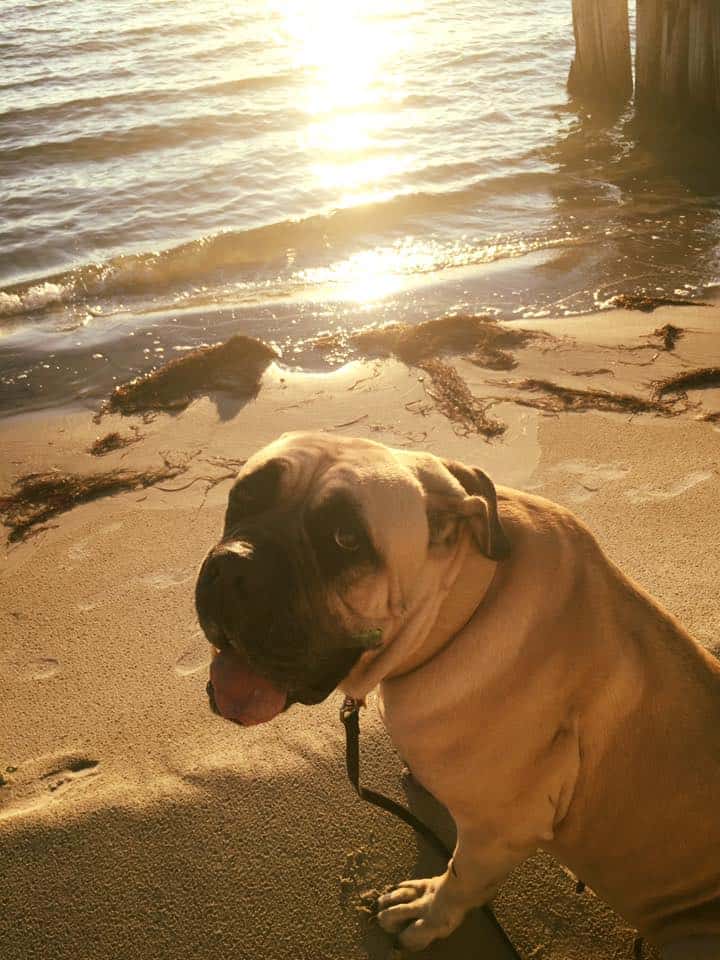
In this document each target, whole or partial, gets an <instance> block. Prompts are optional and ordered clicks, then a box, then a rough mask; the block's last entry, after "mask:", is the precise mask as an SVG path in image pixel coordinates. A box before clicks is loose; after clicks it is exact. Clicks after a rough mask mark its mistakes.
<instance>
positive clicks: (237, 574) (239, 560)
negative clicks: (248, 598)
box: [202, 542, 253, 590]
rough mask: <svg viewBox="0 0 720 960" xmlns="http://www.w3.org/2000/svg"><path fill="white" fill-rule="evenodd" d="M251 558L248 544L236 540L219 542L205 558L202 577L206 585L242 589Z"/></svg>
mask: <svg viewBox="0 0 720 960" xmlns="http://www.w3.org/2000/svg"><path fill="white" fill-rule="evenodd" d="M252 560H253V549H252V547H251V546H250V544H247V543H242V542H237V543H228V544H221V545H220V546H218V547H216V548H215V549H214V550H213V551H212V553H211V554H210V556H209V557H208V558H207V559H206V561H205V564H204V567H203V571H202V579H203V580H204V581H205V584H206V585H207V586H211V585H212V586H215V587H220V588H221V589H223V590H226V589H233V590H238V589H242V588H243V587H244V586H245V581H246V578H247V576H248V573H249V570H250V566H251V564H252Z"/></svg>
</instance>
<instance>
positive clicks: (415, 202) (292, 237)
mask: <svg viewBox="0 0 720 960" xmlns="http://www.w3.org/2000/svg"><path fill="white" fill-rule="evenodd" d="M543 183H544V179H543V177H542V175H538V174H524V173H519V174H514V175H511V176H507V177H502V178H496V179H494V180H492V181H482V182H480V183H477V184H474V185H471V186H469V187H465V188H462V189H459V190H455V191H450V192H447V191H445V192H442V191H439V192H437V193H435V192H432V191H427V192H421V193H406V194H398V195H396V196H394V197H392V198H390V199H389V200H386V201H381V202H377V203H370V204H365V205H359V206H355V207H345V208H342V209H339V210H334V211H330V212H325V213H316V214H312V215H310V216H308V217H305V218H302V219H293V220H283V221H280V222H277V223H272V224H268V225H266V226H260V227H255V228H251V229H249V230H239V231H227V232H223V233H217V234H210V235H208V236H205V237H201V238H199V239H197V240H191V241H189V242H188V243H184V244H181V245H179V246H176V247H171V248H169V249H167V250H161V251H157V252H148V253H140V254H128V255H121V256H118V257H115V258H113V259H110V260H107V261H105V262H103V263H93V264H88V265H86V266H83V267H79V268H77V269H75V270H71V271H67V272H63V273H59V274H53V275H50V276H46V277H41V278H38V279H35V280H33V281H28V282H26V283H23V284H16V285H12V286H7V287H5V288H2V289H0V316H6V317H7V316H14V317H18V316H20V315H22V314H25V313H26V314H30V313H33V312H35V311H38V310H41V309H44V308H46V307H48V306H52V305H56V304H58V303H65V304H69V303H73V304H78V303H83V302H85V301H87V300H88V299H90V298H98V297H118V296H131V295H134V294H142V293H144V294H147V293H165V292H167V290H168V289H169V288H171V287H179V288H180V289H181V290H182V289H196V288H197V286H198V285H202V284H204V283H209V282H212V281H217V282H223V283H224V282H227V281H229V280H232V281H237V280H240V279H248V277H247V274H248V272H252V273H254V274H257V272H258V271H267V269H268V268H274V269H275V270H277V271H284V270H286V269H287V268H288V266H289V265H290V264H291V263H292V264H293V266H294V270H293V272H294V273H295V275H296V276H297V275H298V274H297V271H298V270H303V269H304V268H305V267H304V265H305V266H306V267H307V269H308V270H310V271H312V270H313V269H316V268H320V269H322V268H323V265H327V264H328V261H329V260H334V261H338V260H343V259H344V258H348V257H349V256H351V255H352V254H353V251H357V249H358V246H359V242H358V240H359V238H361V237H367V236H368V235H372V234H375V235H377V234H378V233H384V234H385V235H386V236H387V235H388V234H391V235H392V234H393V233H394V234H395V235H397V236H399V235H400V234H401V233H403V232H406V231H419V230H424V228H425V224H426V223H427V219H428V218H430V217H431V216H434V215H435V214H438V213H448V212H450V213H452V212H453V211H455V210H458V209H463V208H465V207H466V206H467V205H468V204H470V203H471V202H477V200H478V199H479V198H480V197H481V196H482V195H487V194H491V193H498V192H504V191H507V190H515V191H521V190H525V191H530V190H532V189H534V190H537V189H541V187H542V184H543ZM506 241H507V242H505V241H501V242H500V243H496V242H494V241H490V242H489V243H486V244H484V245H478V247H477V250H476V251H475V252H474V253H472V252H471V253H470V254H469V255H468V254H467V252H464V253H463V254H462V262H463V263H481V262H487V261H489V260H496V259H501V258H503V257H514V256H517V255H518V253H519V252H523V251H524V252H528V251H529V249H530V248H529V247H528V246H527V243H526V242H525V241H522V242H520V245H518V242H516V241H515V240H514V239H513V238H506ZM548 242H549V241H542V243H541V244H540V245H541V246H547V245H548ZM535 248H536V249H537V247H535ZM435 262H436V265H435V267H434V269H442V268H443V266H446V267H447V266H458V265H459V262H458V260H457V258H456V257H455V256H454V255H451V256H450V258H449V259H446V261H443V262H439V261H435ZM311 275H312V274H308V276H311Z"/></svg>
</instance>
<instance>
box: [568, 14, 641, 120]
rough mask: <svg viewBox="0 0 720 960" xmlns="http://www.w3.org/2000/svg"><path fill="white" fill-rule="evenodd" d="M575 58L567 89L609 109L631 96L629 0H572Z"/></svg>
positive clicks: (591, 102) (580, 97)
mask: <svg viewBox="0 0 720 960" xmlns="http://www.w3.org/2000/svg"><path fill="white" fill-rule="evenodd" d="M572 10H573V29H574V31H575V59H574V60H573V62H572V66H571V67H570V75H569V77H568V91H569V92H570V93H571V94H572V96H575V97H578V98H579V99H582V100H586V101H587V102H588V103H590V104H596V105H598V106H602V107H605V108H607V109H616V110H619V109H622V107H623V105H624V104H625V103H626V102H627V101H628V100H629V99H630V97H631V96H632V90H633V81H632V65H631V59H630V30H629V26H628V0H573V3H572Z"/></svg>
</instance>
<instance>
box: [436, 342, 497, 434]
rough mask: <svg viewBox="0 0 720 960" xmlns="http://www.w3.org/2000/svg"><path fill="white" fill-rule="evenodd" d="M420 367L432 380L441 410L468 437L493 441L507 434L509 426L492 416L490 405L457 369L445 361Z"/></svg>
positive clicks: (438, 406) (437, 361)
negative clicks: (473, 435)
mask: <svg viewBox="0 0 720 960" xmlns="http://www.w3.org/2000/svg"><path fill="white" fill-rule="evenodd" d="M417 366H419V367H420V369H421V370H424V371H425V372H426V373H427V374H428V376H429V377H430V381H431V383H432V390H428V393H429V395H430V396H431V398H432V399H433V400H434V401H435V404H436V405H437V408H438V410H440V412H441V413H442V414H444V415H445V416H446V417H447V418H448V420H452V422H453V423H456V424H457V425H458V426H459V427H460V429H461V432H462V433H464V434H471V433H480V434H482V436H484V437H486V438H487V439H490V438H492V437H498V436H500V435H501V434H503V433H505V430H506V429H507V428H506V426H505V424H503V423H500V421H499V420H495V419H494V418H493V417H490V416H489V415H488V408H489V406H490V404H483V403H481V402H480V400H478V398H477V397H476V396H474V395H473V393H472V392H471V390H470V388H469V387H468V385H467V384H466V383H465V381H464V380H463V379H462V377H460V376H459V375H458V373H457V371H456V370H455V368H454V367H451V366H450V364H449V363H445V362H444V361H443V360H438V359H431V360H421V361H420V362H419V363H418V364H417Z"/></svg>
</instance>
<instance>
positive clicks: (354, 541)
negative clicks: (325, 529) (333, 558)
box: [333, 527, 360, 553]
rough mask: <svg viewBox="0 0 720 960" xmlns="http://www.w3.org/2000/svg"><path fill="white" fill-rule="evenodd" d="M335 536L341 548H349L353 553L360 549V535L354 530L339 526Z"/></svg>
mask: <svg viewBox="0 0 720 960" xmlns="http://www.w3.org/2000/svg"><path fill="white" fill-rule="evenodd" d="M333 538H334V540H335V543H336V544H337V545H338V546H339V547H340V549H341V550H348V551H350V552H351V553H355V551H356V550H359V549H360V537H359V536H358V535H357V533H355V531H354V530H350V529H348V528H343V527H337V528H336V530H335V533H334V534H333Z"/></svg>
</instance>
